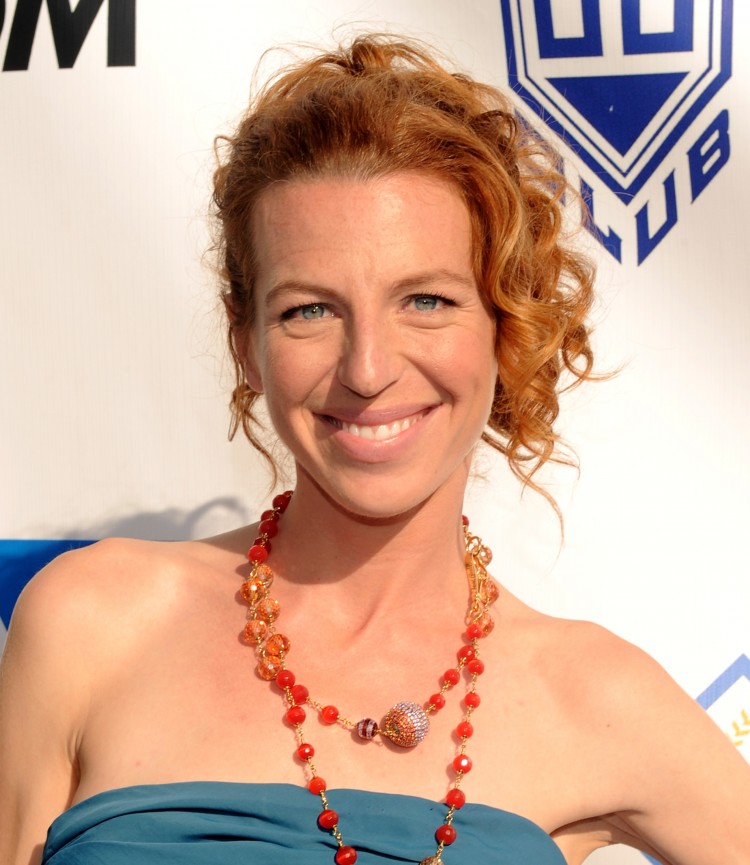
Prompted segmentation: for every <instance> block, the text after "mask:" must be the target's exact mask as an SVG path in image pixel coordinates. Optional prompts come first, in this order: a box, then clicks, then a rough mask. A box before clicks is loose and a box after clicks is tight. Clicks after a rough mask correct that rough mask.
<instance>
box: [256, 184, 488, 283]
mask: <svg viewBox="0 0 750 865" xmlns="http://www.w3.org/2000/svg"><path fill="white" fill-rule="evenodd" d="M251 230H252V238H253V243H254V246H255V252H256V262H257V273H256V277H257V280H258V284H259V285H260V286H263V285H264V284H266V285H267V284H268V283H269V282H270V283H274V282H276V281H278V280H284V279H293V278H296V277H297V276H300V275H304V277H305V278H306V279H316V278H322V279H324V280H325V281H326V282H328V281H329V280H331V279H333V280H341V281H343V282H347V281H350V280H366V281H369V280H373V281H376V282H377V281H383V280H385V281H387V280H388V279H402V278H403V277H404V271H405V270H407V271H408V270H415V271H418V270H420V269H424V268H425V267H431V268H441V267H442V268H445V269H452V270H461V271H462V272H465V273H466V274H469V273H470V272H471V261H472V256H471V247H472V243H471V220H470V217H469V211H468V209H467V207H466V205H465V203H464V201H463V198H462V197H461V195H460V193H459V192H458V191H457V189H456V188H455V187H454V186H453V185H452V184H450V183H447V182H445V181H443V180H440V179H436V178H434V177H432V176H430V175H425V174H421V173H418V172H401V173H397V174H390V175H386V176H383V177H378V178H374V179H369V180H354V179H341V178H321V179H314V180H307V179H306V180H294V181H291V182H286V183H283V184H276V185H274V186H272V187H269V188H268V189H267V190H265V191H264V192H263V194H262V195H261V196H260V198H259V200H258V203H257V205H256V208H255V211H254V214H253V221H252V226H251ZM300 271H304V274H300Z"/></svg>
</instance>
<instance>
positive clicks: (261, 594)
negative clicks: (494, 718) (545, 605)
mask: <svg viewBox="0 0 750 865" xmlns="http://www.w3.org/2000/svg"><path fill="white" fill-rule="evenodd" d="M291 497H292V493H291V492H290V491H287V492H285V493H282V494H280V495H278V496H276V497H275V498H274V499H273V508H272V509H271V510H268V511H264V513H263V514H262V516H261V522H260V527H259V536H258V537H257V538H256V539H255V541H254V542H253V545H252V546H251V547H250V550H249V551H248V560H249V562H250V565H251V569H250V576H249V577H248V578H247V580H245V581H244V582H243V584H242V586H241V588H240V594H241V595H242V597H243V599H244V600H245V601H246V602H247V603H248V606H249V609H248V622H247V624H246V626H245V629H244V637H245V639H246V640H247V642H249V643H251V644H253V645H255V647H256V651H257V653H258V665H257V668H256V671H257V674H258V675H259V676H260V678H261V679H264V680H265V681H269V682H271V681H273V682H275V684H276V685H277V687H278V688H279V689H280V690H281V691H282V692H283V694H284V696H285V699H286V704H287V709H286V713H285V719H286V721H287V723H289V724H290V725H291V726H292V727H293V729H294V732H295V736H296V739H297V749H296V755H297V757H298V759H299V760H301V761H302V762H304V763H306V764H307V766H308V769H309V771H310V780H309V782H308V785H307V787H308V789H309V790H310V792H311V793H313V794H314V795H317V796H319V797H320V801H321V806H322V807H321V812H320V814H319V815H318V825H319V826H320V827H321V828H322V829H325V830H327V831H330V832H331V834H332V835H333V837H334V838H335V840H336V843H337V844H338V849H337V850H336V853H335V856H334V859H335V862H336V865H354V863H355V862H356V861H357V851H356V850H355V849H354V847H351V846H348V845H346V844H345V843H344V840H343V837H342V835H341V832H340V830H339V815H338V813H337V812H336V811H335V810H333V809H332V808H331V807H330V803H329V801H328V797H327V795H326V786H327V785H326V782H325V780H324V779H323V778H321V777H320V776H319V775H318V772H317V769H316V768H315V764H314V763H313V756H314V754H315V749H314V747H313V746H312V745H311V744H310V743H308V742H306V741H305V738H304V732H303V727H302V725H303V723H304V721H305V720H306V714H307V713H306V712H305V709H304V705H310V706H312V707H313V708H315V709H316V710H317V711H318V712H319V713H320V717H321V720H322V721H323V722H324V723H326V724H334V723H339V724H341V725H342V726H344V727H346V728H349V729H357V731H358V732H359V733H360V735H361V736H362V737H363V738H366V739H369V738H372V737H373V736H374V735H376V734H378V733H380V734H382V735H385V736H387V737H388V738H389V739H391V741H393V742H395V743H396V744H398V745H402V746H404V747H412V746H413V745H416V744H418V742H419V741H421V740H422V738H424V735H426V732H427V727H428V726H429V722H428V721H427V715H428V714H431V713H434V712H437V711H439V710H440V709H441V708H443V706H444V705H445V694H446V692H447V691H449V690H450V689H451V688H453V687H454V686H455V685H457V684H458V683H459V681H460V680H461V676H462V673H463V672H464V670H465V671H466V672H467V673H468V682H467V686H466V693H465V696H464V700H463V702H464V717H463V719H462V721H461V722H460V723H459V724H458V726H457V727H456V735H457V736H458V738H459V739H460V741H461V744H460V747H459V750H458V753H457V754H456V756H455V757H454V759H453V762H452V768H453V771H454V772H455V780H454V783H453V786H452V788H451V789H450V790H449V791H448V793H447V795H446V797H445V804H446V805H447V806H448V811H447V813H446V815H445V817H444V819H443V823H442V824H441V825H440V826H439V827H438V828H437V830H436V831H435V840H436V841H437V849H436V851H435V853H434V854H433V855H432V856H428V857H427V858H426V859H423V860H422V862H421V863H420V865H443V859H442V854H443V851H444V849H445V848H446V847H447V846H450V845H451V844H453V842H454V841H455V840H456V837H457V833H456V829H455V827H454V826H453V819H454V816H455V813H456V811H457V810H459V809H460V808H462V807H463V806H464V804H465V803H466V796H465V795H464V793H463V791H462V790H461V789H460V788H461V782H462V781H463V777H464V775H466V774H467V773H468V772H470V771H471V768H472V761H471V758H470V757H469V756H468V755H467V754H466V743H467V741H468V739H470V738H471V736H472V734H473V732H474V728H473V726H472V724H471V717H472V714H473V712H474V710H475V709H476V708H477V707H478V706H479V704H480V697H479V694H478V693H477V690H476V683H477V678H478V677H479V676H480V675H481V674H482V673H483V672H484V663H483V662H482V661H481V660H480V659H479V640H480V639H482V638H483V637H486V636H487V635H488V634H489V633H490V632H491V631H492V629H493V627H494V622H493V620H492V617H491V616H490V614H489V608H490V606H491V605H492V604H493V603H494V602H495V600H496V599H497V596H498V588H497V584H496V583H495V582H494V581H493V580H492V578H491V577H489V576H488V574H487V569H486V565H488V564H489V563H490V561H491V558H492V553H491V552H490V550H489V549H488V548H487V547H485V546H484V545H483V544H482V542H481V540H480V539H479V538H477V537H476V536H475V535H472V534H470V532H469V530H468V525H469V521H468V519H467V518H466V517H463V527H464V537H465V541H466V556H465V563H466V573H467V577H468V579H469V584H470V587H471V605H470V607H469V610H468V612H467V616H466V620H467V629H466V632H465V634H464V638H465V639H466V641H467V642H466V643H465V644H464V645H462V646H461V648H460V649H459V650H458V652H457V660H458V663H457V665H456V667H452V668H450V669H448V670H446V672H445V673H444V675H443V677H442V679H441V683H440V690H439V691H438V692H436V693H435V694H433V695H432V696H431V697H430V699H429V700H428V702H427V704H426V706H425V707H424V709H422V708H421V707H420V706H418V705H417V704H415V703H409V702H404V703H398V704H397V705H396V706H394V707H393V708H392V709H391V710H390V711H389V712H388V713H387V715H386V717H385V719H384V721H383V725H382V727H379V726H378V724H377V722H375V721H374V720H372V719H369V718H367V719H363V720H362V721H359V722H357V723H355V722H352V721H349V720H348V719H346V718H342V717H341V716H340V714H339V711H338V709H337V708H336V707H335V706H331V705H325V706H324V705H322V704H320V703H318V702H316V701H314V700H312V699H311V698H310V696H309V693H308V691H307V688H305V687H304V685H300V684H297V682H296V677H295V676H294V673H292V671H291V670H289V669H287V668H286V666H285V658H286V655H287V653H288V652H289V649H290V647H291V642H290V640H289V638H288V637H286V636H285V635H283V634H280V633H277V632H276V630H275V621H276V619H277V618H278V616H279V613H280V609H281V608H280V605H279V603H278V601H276V600H275V599H274V598H272V597H270V595H269V594H268V590H269V588H270V586H271V583H272V582H273V571H272V570H271V568H269V567H268V565H266V564H265V562H266V560H267V559H268V555H269V553H270V550H271V544H270V539H271V538H272V537H275V536H276V534H277V533H278V521H279V519H280V517H281V515H282V514H283V513H284V511H285V510H286V508H287V506H288V505H289V501H290V499H291ZM389 718H390V719H391V720H390V721H389Z"/></svg>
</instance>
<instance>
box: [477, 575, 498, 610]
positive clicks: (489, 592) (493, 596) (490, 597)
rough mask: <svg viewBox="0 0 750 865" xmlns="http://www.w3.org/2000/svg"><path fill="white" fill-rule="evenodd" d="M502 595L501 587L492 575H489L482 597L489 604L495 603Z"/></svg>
mask: <svg viewBox="0 0 750 865" xmlns="http://www.w3.org/2000/svg"><path fill="white" fill-rule="evenodd" d="M499 595H500V589H499V588H498V585H497V583H496V582H495V581H494V580H493V579H492V577H487V579H486V580H485V582H484V586H483V587H482V592H481V597H482V600H483V601H484V603H485V604H487V606H490V604H494V603H495V601H496V600H497V599H498V596H499Z"/></svg>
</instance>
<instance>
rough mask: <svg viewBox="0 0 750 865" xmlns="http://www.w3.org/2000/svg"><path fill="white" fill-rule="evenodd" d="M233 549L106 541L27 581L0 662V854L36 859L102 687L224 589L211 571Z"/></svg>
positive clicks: (76, 775) (68, 796)
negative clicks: (213, 588)
mask: <svg viewBox="0 0 750 865" xmlns="http://www.w3.org/2000/svg"><path fill="white" fill-rule="evenodd" d="M231 556H232V553H231V550H230V549H228V548H227V546H226V544H225V545H223V546H222V545H221V544H219V545H216V544H212V543H211V542H207V543H203V544H202V543H200V542H185V543H154V542H147V541H137V540H128V539H112V540H105V541H100V542H98V543H96V544H93V545H92V546H90V547H86V548H83V549H79V550H75V551H72V552H69V553H65V554H63V555H61V556H59V557H58V558H57V559H55V560H54V561H53V562H52V563H51V564H50V565H48V566H47V567H46V568H44V569H43V570H42V571H40V573H39V574H37V575H36V576H35V577H34V578H33V579H32V580H31V581H30V583H29V584H28V585H27V586H26V587H25V589H24V591H23V592H22V593H21V596H20V598H19V600H18V602H17V604H16V607H15V609H14V612H13V616H12V619H11V624H10V628H9V632H8V639H7V643H6V647H5V652H4V654H3V658H2V662H1V664H0V861H2V862H8V863H16V862H18V863H24V865H27V863H29V862H31V863H33V862H36V861H38V860H39V857H40V855H41V844H42V841H43V839H44V836H45V833H46V829H47V826H49V824H50V823H51V821H52V819H53V818H54V817H55V816H56V815H57V814H59V813H61V812H62V811H64V810H65V809H66V808H67V807H69V805H70V804H71V802H72V801H73V798H74V795H75V791H76V789H77V787H78V784H79V779H80V775H81V766H80V765H79V760H80V759H81V756H80V755H81V754H82V751H83V750H85V749H83V748H82V745H83V743H84V742H85V741H86V731H87V730H88V729H89V719H90V718H91V717H92V714H93V713H95V712H96V710H97V707H98V705H99V702H100V701H101V699H102V695H103V694H106V693H109V691H108V690H107V685H108V683H110V682H111V681H115V680H117V677H118V675H119V674H120V673H121V672H123V671H127V670H128V669H130V668H131V667H133V668H136V669H143V663H142V662H140V663H138V659H139V658H140V659H142V658H144V657H150V656H152V655H151V654H150V653H151V652H152V651H153V650H156V652H157V656H158V651H159V647H163V646H164V645H165V644H168V641H169V640H170V637H172V636H173V635H174V634H175V633H176V629H177V628H178V627H179V626H180V623H181V621H182V620H183V618H184V616H185V612H186V610H188V609H190V610H192V614H193V615H194V616H198V615H201V608H200V607H201V604H205V605H206V606H210V605H211V604H212V595H211V592H210V588H211V586H212V585H216V591H217V593H224V594H226V591H225V587H224V585H223V584H222V585H220V581H221V579H225V580H226V579H231V576H232V575H231V574H229V576H227V575H226V574H223V573H222V572H221V571H220V570H219V568H220V566H221V565H224V564H226V561H227V560H231ZM217 557H218V558H217ZM196 599H200V600H196ZM196 608H197V609H196ZM134 659H135V661H136V663H133V661H134Z"/></svg>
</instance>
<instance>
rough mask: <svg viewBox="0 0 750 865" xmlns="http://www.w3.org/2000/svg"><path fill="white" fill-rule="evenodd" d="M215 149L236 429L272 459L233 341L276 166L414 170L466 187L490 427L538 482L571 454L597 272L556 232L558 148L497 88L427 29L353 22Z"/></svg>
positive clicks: (521, 470)
mask: <svg viewBox="0 0 750 865" xmlns="http://www.w3.org/2000/svg"><path fill="white" fill-rule="evenodd" d="M217 155H218V162H219V165H218V168H217V169H216V171H215V174H214V195H213V202H214V207H215V224H216V249H217V251H218V255H219V269H220V274H221V279H222V281H223V292H222V297H223V300H224V305H225V308H226V311H227V316H228V326H229V349H230V352H231V357H232V360H233V363H234V371H235V376H236V386H235V388H234V391H233V394H232V400H231V409H232V416H233V420H232V424H231V428H230V437H233V436H234V434H235V433H236V431H237V429H238V428H239V427H242V429H243V431H244V433H245V435H246V436H247V437H248V439H249V440H250V441H251V442H252V444H253V445H254V446H255V447H256V448H257V449H258V450H259V451H260V452H261V453H263V454H264V456H266V457H268V458H269V460H270V457H269V454H268V453H267V451H266V449H265V448H264V446H263V444H262V443H261V442H260V441H259V439H258V437H257V435H256V432H255V429H254V427H255V425H256V418H255V416H254V413H253V409H254V406H255V402H256V400H257V398H258V396H259V395H258V394H257V393H255V392H254V391H252V390H251V389H250V388H249V386H248V385H247V383H246V382H245V378H244V373H243V367H242V358H241V357H240V353H239V350H238V346H239V345H240V344H241V342H242V339H241V337H242V335H243V333H246V332H247V330H248V329H249V328H251V327H252V326H253V322H254V317H255V298H254V282H255V277H256V250H255V246H254V243H253V238H252V236H251V232H250V225H251V222H252V215H253V208H254V207H255V204H256V202H257V200H258V197H259V196H260V194H261V193H262V192H263V190H265V189H266V188H268V187H269V186H270V185H271V184H274V183H278V182H279V181H289V180H295V179H299V180H308V179H313V178H326V177H329V178H349V179H355V180H369V179H372V178H377V177H383V176H384V175H388V174H391V173H393V172H397V171H420V172H427V173H429V174H431V175H432V176H435V177H438V178H442V179H444V180H445V181H447V182H449V183H451V184H452V185H453V186H454V187H455V188H456V189H457V191H458V192H459V193H460V194H461V195H462V197H463V199H464V201H465V202H466V205H467V207H468V209H469V212H470V215H471V223H472V231H473V246H474V250H473V267H474V274H475V278H476V281H477V285H478V287H479V291H480V293H481V295H482V297H483V300H484V302H485V304H486V306H487V308H488V310H489V311H490V312H491V314H492V315H493V316H494V318H495V321H496V334H497V339H496V351H497V361H498V370H499V373H498V380H497V384H496V386H495V397H494V402H493V405H492V410H491V413H490V416H489V418H488V419H487V427H486V430H485V433H484V435H483V439H484V440H485V441H486V442H487V443H488V444H489V445H491V446H492V447H493V448H496V449H497V450H499V451H501V452H502V453H503V454H505V455H506V456H507V458H508V461H509V463H510V467H511V469H512V470H513V472H514V473H515V474H516V475H517V476H518V477H519V478H520V479H521V480H522V481H523V482H524V483H525V484H529V485H530V486H532V487H534V488H535V489H539V487H538V486H537V485H536V484H535V483H534V481H533V475H534V473H535V472H536V471H537V470H538V468H539V467H540V466H541V465H542V464H543V463H545V462H546V461H547V460H549V459H553V460H558V461H561V462H567V461H569V460H568V458H566V457H562V456H561V454H560V452H559V450H558V444H559V441H558V436H557V435H556V433H555V431H554V430H553V424H554V422H555V420H556V418H557V416H558V412H559V402H558V393H559V389H560V386H561V384H562V383H561V375H562V374H563V373H567V375H566V376H565V379H566V380H565V382H564V384H565V385H566V386H570V385H571V384H577V383H579V382H580V381H581V380H584V379H587V378H590V377H591V368H592V352H591V347H590V343H589V332H588V328H587V326H586V323H585V319H586V316H587V313H588V310H589V308H590V305H591V301H592V280H593V272H592V268H591V266H590V264H589V263H588V261H587V259H585V258H584V257H583V256H582V255H580V254H577V253H576V252H574V251H572V250H570V249H567V248H566V247H565V246H564V245H563V243H562V234H563V216H562V204H563V198H564V196H565V194H566V193H568V194H570V190H569V189H568V187H567V186H566V183H565V180H564V178H563V177H562V175H561V174H560V172H559V170H558V168H557V165H556V158H555V154H554V153H553V152H552V151H551V150H550V149H549V147H547V146H546V145H545V144H544V143H543V142H542V141H541V140H540V139H539V138H538V136H536V135H535V134H534V133H533V132H532V131H530V130H529V129H528V128H526V127H525V126H524V124H523V123H522V122H520V120H519V119H518V117H517V116H516V114H515V113H514V108H513V106H512V104H511V102H510V101H509V100H508V99H507V98H506V97H505V96H504V95H503V94H502V93H500V92H499V91H498V90H496V89H495V88H493V87H490V86H488V85H485V84H480V83H478V82H476V81H474V80H472V79H471V78H470V77H469V76H467V75H465V74H462V73H451V72H449V71H448V70H447V69H446V68H444V67H443V66H442V65H440V64H439V63H438V62H437V61H436V60H435V59H434V57H433V56H432V53H431V51H430V50H429V49H427V48H426V47H425V46H424V45H422V44H421V43H416V42H413V41H405V40H402V39H397V38H394V37H391V36H383V35H365V36H359V37H357V38H355V39H354V40H353V41H352V42H351V44H350V45H348V46H344V47H340V48H338V49H337V50H334V51H331V52H329V53H323V54H319V55H318V56H314V57H313V58H312V59H307V60H303V61H299V62H297V63H296V64H294V65H292V66H290V67H288V68H286V69H284V70H282V71H281V72H280V73H279V74H278V75H277V76H276V77H275V78H273V79H272V80H271V81H270V82H269V83H268V84H267V85H266V86H265V87H264V88H263V89H262V90H261V91H260V92H259V93H258V95H257V96H256V97H255V98H254V100H253V102H252V104H251V105H250V107H249V109H248V110H247V112H246V114H245V115H244V117H243V118H242V120H241V121H240V123H239V126H238V127H237V129H236V131H235V133H234V134H233V135H231V136H226V137H224V136H222V137H220V138H219V139H217ZM540 491H541V490H540ZM547 497H548V496H547ZM548 498H549V497H548Z"/></svg>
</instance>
